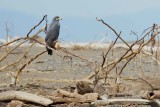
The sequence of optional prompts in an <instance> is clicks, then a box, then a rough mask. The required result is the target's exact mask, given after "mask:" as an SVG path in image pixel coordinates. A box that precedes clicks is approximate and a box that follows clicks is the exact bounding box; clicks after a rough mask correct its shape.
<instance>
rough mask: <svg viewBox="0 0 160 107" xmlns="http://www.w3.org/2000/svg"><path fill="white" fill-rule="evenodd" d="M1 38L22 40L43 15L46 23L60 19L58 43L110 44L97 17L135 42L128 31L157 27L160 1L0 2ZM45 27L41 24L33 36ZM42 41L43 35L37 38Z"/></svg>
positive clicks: (108, 34) (109, 36)
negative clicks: (55, 18)
mask: <svg viewBox="0 0 160 107" xmlns="http://www.w3.org/2000/svg"><path fill="white" fill-rule="evenodd" d="M0 1H1V3H0V13H1V15H0V38H2V39H5V36H6V26H5V25H6V24H7V26H8V29H9V35H10V36H11V37H12V38H13V37H15V36H19V37H23V36H25V35H26V34H27V33H28V32H29V31H30V29H31V28H32V27H33V26H35V25H36V24H37V23H38V22H39V21H40V20H41V19H42V18H43V16H44V15H46V14H47V15H48V23H51V21H52V19H53V17H54V16H57V15H58V16H60V17H61V18H62V19H63V20H62V21H60V25H61V29H60V35H59V40H60V41H65V42H108V41H109V42H111V41H113V40H114V39H115V38H116V35H114V33H113V32H112V31H111V30H110V29H108V28H107V27H106V26H105V25H103V24H102V23H100V22H98V21H97V20H96V17H97V18H99V19H103V20H104V21H105V22H106V23H108V24H109V25H110V26H112V27H113V28H114V29H115V30H116V31H117V32H120V31H122V34H121V36H122V37H123V38H124V39H125V40H128V41H130V40H135V39H136V37H135V36H134V35H131V34H130V33H131V31H134V32H136V33H137V34H138V35H141V33H142V32H143V30H144V29H146V28H148V27H150V26H152V25H153V23H156V24H159V23H160V14H159V11H160V6H159V4H160V0H0ZM43 26H45V22H43V23H42V24H41V25H40V26H39V27H38V28H37V29H35V30H34V32H33V33H32V34H34V33H35V32H36V31H38V30H39V29H40V28H42V27H43ZM32 34H31V35H32ZM40 35H41V36H42V37H45V34H44V33H41V34H40Z"/></svg>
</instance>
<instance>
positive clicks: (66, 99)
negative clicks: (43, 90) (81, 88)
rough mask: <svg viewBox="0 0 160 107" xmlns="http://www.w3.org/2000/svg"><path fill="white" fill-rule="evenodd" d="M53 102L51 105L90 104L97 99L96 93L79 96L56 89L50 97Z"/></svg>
mask: <svg viewBox="0 0 160 107" xmlns="http://www.w3.org/2000/svg"><path fill="white" fill-rule="evenodd" d="M50 98H51V99H52V100H53V103H55V104H56V103H72V102H76V103H90V102H94V101H96V100H97V98H98V94H97V93H87V94H84V95H80V94H77V93H70V92H67V91H64V90H61V89H58V90H57V91H56V93H54V95H53V96H51V97H50Z"/></svg>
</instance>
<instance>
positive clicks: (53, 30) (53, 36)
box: [45, 16, 62, 55]
mask: <svg viewBox="0 0 160 107" xmlns="http://www.w3.org/2000/svg"><path fill="white" fill-rule="evenodd" d="M59 20H62V19H61V18H60V17H59V16H56V17H54V18H53V21H52V23H51V25H50V26H49V29H48V31H47V32H46V38H45V42H46V44H47V45H48V46H49V47H51V48H53V49H55V45H56V43H57V42H58V41H57V40H58V36H59V31H60V23H59ZM46 49H47V51H48V55H52V54H53V53H52V50H51V49H49V48H47V47H46Z"/></svg>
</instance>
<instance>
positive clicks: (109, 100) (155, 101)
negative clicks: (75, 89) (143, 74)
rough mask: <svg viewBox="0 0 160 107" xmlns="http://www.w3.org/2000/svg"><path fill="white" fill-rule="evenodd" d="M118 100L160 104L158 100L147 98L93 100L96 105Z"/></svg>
mask: <svg viewBox="0 0 160 107" xmlns="http://www.w3.org/2000/svg"><path fill="white" fill-rule="evenodd" d="M118 102H131V103H142V104H145V103H156V104H157V105H159V106H160V102H159V101H158V100H146V99H127V98H124V99H107V100H97V101H95V102H93V104H95V105H96V106H105V105H108V104H113V103H118Z"/></svg>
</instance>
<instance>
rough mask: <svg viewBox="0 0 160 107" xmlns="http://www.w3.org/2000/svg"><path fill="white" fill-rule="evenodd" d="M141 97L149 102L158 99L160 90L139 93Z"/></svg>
mask: <svg viewBox="0 0 160 107" xmlns="http://www.w3.org/2000/svg"><path fill="white" fill-rule="evenodd" d="M141 97H142V98H145V99H149V100H153V99H160V90H154V91H145V92H141Z"/></svg>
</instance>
